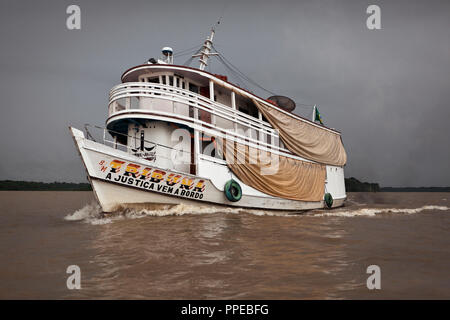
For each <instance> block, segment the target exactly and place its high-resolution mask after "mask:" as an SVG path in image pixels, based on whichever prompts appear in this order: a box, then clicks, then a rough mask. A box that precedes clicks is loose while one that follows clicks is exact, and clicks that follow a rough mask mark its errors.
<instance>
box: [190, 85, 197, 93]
mask: <svg viewBox="0 0 450 320" xmlns="http://www.w3.org/2000/svg"><path fill="white" fill-rule="evenodd" d="M189 91H192V92H195V93H198V86H196V85H195V84H192V83H189Z"/></svg>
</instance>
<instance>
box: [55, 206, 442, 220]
mask: <svg viewBox="0 0 450 320" xmlns="http://www.w3.org/2000/svg"><path fill="white" fill-rule="evenodd" d="M425 210H441V211H447V210H450V208H449V207H446V206H436V205H426V206H422V207H420V208H403V209H401V208H400V209H399V208H361V209H354V210H348V209H347V210H345V209H334V210H331V211H324V210H313V211H309V212H306V214H295V213H292V212H283V211H265V210H255V209H244V208H231V207H215V206H192V205H186V204H178V205H175V206H166V207H163V208H160V209H154V210H151V209H124V210H123V211H121V212H116V213H114V214H106V215H102V210H101V207H100V206H99V205H98V204H97V203H89V204H86V205H85V206H84V207H83V208H81V209H79V210H76V211H75V212H74V213H71V214H68V215H67V216H65V217H64V219H65V220H68V221H82V222H85V223H89V224H92V225H103V224H108V223H111V222H113V221H117V220H123V219H139V218H143V217H149V216H152V217H164V216H182V215H196V214H217V213H225V214H238V213H247V214H252V215H256V216H279V217H302V216H305V215H306V216H309V217H311V216H312V217H358V216H366V217H373V216H376V215H379V214H383V213H400V214H414V213H419V212H422V211H425Z"/></svg>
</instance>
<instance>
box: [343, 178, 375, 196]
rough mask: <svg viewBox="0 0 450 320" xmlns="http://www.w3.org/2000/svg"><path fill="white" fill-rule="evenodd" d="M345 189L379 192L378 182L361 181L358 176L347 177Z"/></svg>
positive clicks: (349, 190) (348, 190)
mask: <svg viewBox="0 0 450 320" xmlns="http://www.w3.org/2000/svg"><path fill="white" fill-rule="evenodd" d="M345 191H347V192H379V191H381V190H380V186H379V184H378V183H369V182H361V181H359V180H358V179H356V178H353V177H351V178H345Z"/></svg>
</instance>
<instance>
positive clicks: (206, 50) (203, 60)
mask: <svg viewBox="0 0 450 320" xmlns="http://www.w3.org/2000/svg"><path fill="white" fill-rule="evenodd" d="M221 19H222V17H220V18H219V20H218V21H217V23H216V24H215V25H214V26H213V27H212V28H211V34H210V35H209V37H207V38H206V40H205V42H204V43H203V46H202V49H201V50H202V51H200V53H199V54H194V55H193V56H192V58H195V57H200V59H198V61H200V70H205V68H206V66H207V65H208V58H209V57H210V56H217V55H219V54H218V53H217V52H211V49H212V43H213V39H214V34H215V33H216V30H215V27H216V26H218V25H219V24H220V20H221Z"/></svg>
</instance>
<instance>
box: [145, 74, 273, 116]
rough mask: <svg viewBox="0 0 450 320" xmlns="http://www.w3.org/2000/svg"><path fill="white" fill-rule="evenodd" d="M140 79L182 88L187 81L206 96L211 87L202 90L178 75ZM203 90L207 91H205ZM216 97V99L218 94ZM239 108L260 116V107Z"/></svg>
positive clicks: (192, 88)
mask: <svg viewBox="0 0 450 320" xmlns="http://www.w3.org/2000/svg"><path fill="white" fill-rule="evenodd" d="M139 81H140V82H149V83H157V84H164V85H170V86H175V87H177V88H180V89H186V83H188V84H189V88H188V89H189V91H191V92H194V93H197V94H202V95H204V96H209V88H207V87H205V88H202V90H200V88H199V86H197V85H195V84H193V83H191V82H187V81H186V80H184V79H183V78H181V77H178V76H173V75H160V76H152V77H141V78H140V79H139ZM203 89H205V90H203ZM203 91H205V92H203ZM214 98H215V100H216V96H215V97H214ZM238 110H239V111H240V112H242V113H245V114H248V115H249V116H252V117H254V118H257V119H258V117H259V114H258V109H257V108H256V106H248V105H247V106H245V107H238ZM263 120H264V121H266V122H267V119H265V117H264V116H263Z"/></svg>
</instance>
